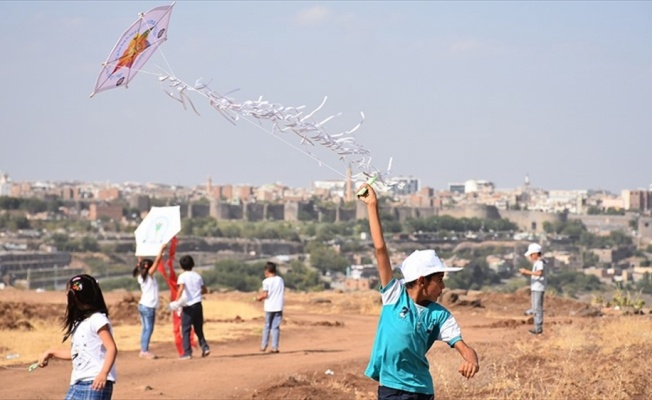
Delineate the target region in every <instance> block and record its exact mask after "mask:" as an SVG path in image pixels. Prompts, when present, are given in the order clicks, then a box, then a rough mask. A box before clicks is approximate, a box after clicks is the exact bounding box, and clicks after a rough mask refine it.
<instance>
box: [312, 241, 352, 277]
mask: <svg viewBox="0 0 652 400" xmlns="http://www.w3.org/2000/svg"><path fill="white" fill-rule="evenodd" d="M312 243H314V244H313V245H312V246H311V250H310V264H311V265H312V266H313V267H315V268H317V269H318V270H319V271H321V272H322V273H323V272H327V271H336V272H344V271H346V267H348V266H349V265H351V264H350V263H349V262H348V261H347V259H346V258H344V257H343V256H342V255H341V254H339V253H338V252H337V251H335V249H333V248H332V247H326V246H324V245H323V244H321V243H317V242H312Z"/></svg>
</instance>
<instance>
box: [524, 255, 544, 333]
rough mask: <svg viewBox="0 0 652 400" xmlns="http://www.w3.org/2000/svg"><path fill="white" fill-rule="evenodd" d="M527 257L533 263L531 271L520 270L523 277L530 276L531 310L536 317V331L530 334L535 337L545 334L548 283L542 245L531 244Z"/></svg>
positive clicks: (532, 330) (531, 331)
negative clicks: (544, 312) (545, 300)
mask: <svg viewBox="0 0 652 400" xmlns="http://www.w3.org/2000/svg"><path fill="white" fill-rule="evenodd" d="M525 257H527V258H529V259H530V261H531V262H532V270H531V271H530V270H528V269H526V268H521V270H520V272H521V273H522V274H523V275H530V291H531V292H532V308H531V309H530V310H531V312H532V314H533V315H534V329H530V330H529V332H530V333H531V334H533V335H540V334H542V333H543V294H544V292H545V291H546V286H547V283H548V282H547V276H546V268H545V266H546V262H545V260H544V259H543V258H542V256H541V245H539V244H537V243H531V244H530V245H529V246H528V248H527V251H526V252H525Z"/></svg>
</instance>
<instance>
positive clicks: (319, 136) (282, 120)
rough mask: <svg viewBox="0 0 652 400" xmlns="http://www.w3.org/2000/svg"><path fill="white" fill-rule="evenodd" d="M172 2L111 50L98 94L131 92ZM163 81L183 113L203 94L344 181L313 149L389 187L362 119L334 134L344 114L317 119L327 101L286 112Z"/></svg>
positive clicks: (229, 115)
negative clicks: (365, 140) (362, 140)
mask: <svg viewBox="0 0 652 400" xmlns="http://www.w3.org/2000/svg"><path fill="white" fill-rule="evenodd" d="M173 6H174V3H172V4H171V5H169V6H161V7H156V8H153V9H151V10H149V11H148V12H146V13H141V14H139V18H138V20H137V21H136V22H134V23H133V24H132V25H131V27H129V29H127V30H126V31H125V33H124V34H123V35H122V37H120V39H119V40H118V43H117V44H116V45H115V47H114V49H113V51H111V54H110V55H109V57H108V58H107V60H106V62H105V63H104V64H103V66H102V70H101V71H100V74H99V76H98V78H97V83H96V85H95V89H94V90H93V93H92V94H91V97H92V96H93V95H94V94H95V93H99V92H101V91H103V90H108V89H112V88H116V87H120V86H124V87H127V84H128V83H129V82H130V81H131V79H133V77H134V76H135V75H136V73H137V72H138V71H139V70H141V68H142V67H143V66H144V65H145V63H146V62H147V60H148V59H149V58H150V57H151V56H152V54H153V53H154V52H155V51H156V50H157V49H158V48H159V46H160V44H161V43H162V42H163V41H165V40H166V39H167V32H168V24H169V22H170V14H171V13H172V7H173ZM158 75H159V81H160V82H161V83H162V84H163V85H167V88H166V89H164V90H165V92H166V93H167V94H168V95H169V96H170V97H171V98H173V99H174V100H176V101H178V102H179V103H181V104H182V105H183V107H184V109H187V108H188V107H190V108H192V109H193V111H194V112H195V113H196V114H198V115H199V112H198V111H197V108H196V107H195V105H194V104H193V102H192V101H191V99H190V97H189V95H190V94H191V93H194V94H197V95H200V96H202V97H204V98H205V99H206V100H208V103H209V104H210V106H211V107H213V108H214V109H215V110H217V111H218V112H219V113H220V114H222V116H224V118H226V119H227V120H228V121H229V122H231V123H233V124H234V125H235V124H236V123H237V122H238V121H239V120H241V119H242V120H245V121H247V122H250V123H252V124H254V125H256V126H258V127H259V128H261V129H263V130H265V131H266V132H267V133H270V134H271V135H273V136H274V137H275V138H277V139H279V140H281V141H283V142H284V143H286V144H288V145H289V146H291V147H293V148H294V149H296V150H298V151H300V152H302V153H304V154H305V155H307V156H308V157H310V158H312V159H314V160H316V161H317V162H318V163H319V165H323V166H326V167H328V168H329V169H331V170H333V171H334V172H336V173H337V174H339V175H341V176H343V177H346V175H345V174H343V173H342V172H341V170H339V169H336V168H333V167H331V166H330V165H328V164H326V163H325V162H323V161H322V160H321V159H320V158H319V157H318V156H317V155H316V154H315V152H314V151H311V150H309V149H310V148H317V147H320V148H325V149H328V150H329V151H332V152H335V153H336V154H337V157H338V158H339V160H340V161H343V162H345V163H347V164H349V165H350V166H352V167H355V169H356V171H357V172H356V173H355V174H353V175H352V176H351V178H352V179H353V180H354V181H357V182H360V181H367V182H369V183H372V181H373V182H375V183H374V184H375V185H376V186H378V187H379V188H380V189H386V188H387V187H388V186H390V185H391V183H390V182H388V181H387V177H388V176H389V172H390V169H391V159H390V162H389V165H388V168H387V171H386V172H381V171H380V170H378V169H377V168H375V167H374V166H372V165H371V153H370V152H369V151H368V150H367V149H366V148H364V147H363V146H362V145H360V144H359V143H358V142H357V141H356V138H355V135H354V133H355V132H356V131H357V130H358V129H359V128H360V126H361V125H362V123H363V122H364V114H362V113H360V114H361V120H360V122H359V123H358V124H357V125H356V126H354V127H353V128H351V129H349V130H346V131H343V132H338V133H334V134H330V133H329V132H328V130H327V129H326V124H327V123H328V122H329V121H331V120H332V119H333V118H335V117H337V116H339V115H341V113H340V114H337V115H331V116H329V117H327V118H324V119H322V120H318V119H316V113H317V112H318V111H319V110H320V109H321V108H322V107H323V106H324V104H325V103H326V99H327V98H324V100H323V102H322V103H321V105H319V107H317V108H316V109H314V110H313V111H311V112H307V113H306V107H305V106H298V107H285V106H283V105H281V104H278V103H273V102H269V101H267V100H263V98H262V97H260V98H259V99H258V100H248V101H244V102H238V101H236V100H235V99H234V98H232V97H228V93H227V95H221V94H219V93H217V92H216V91H214V90H212V89H210V88H209V86H208V84H207V83H204V82H202V81H201V80H198V81H197V82H196V83H195V84H194V85H189V84H187V83H185V82H183V81H182V80H180V79H178V78H177V77H176V76H174V74H172V73H162V74H158ZM264 122H265V123H268V124H271V129H265V128H263V123H264ZM288 133H293V134H294V135H296V137H297V138H298V139H299V144H300V145H301V146H302V147H301V148H300V147H298V146H296V145H294V144H293V143H291V142H290V141H288V140H286V139H285V138H286V136H287V134H288Z"/></svg>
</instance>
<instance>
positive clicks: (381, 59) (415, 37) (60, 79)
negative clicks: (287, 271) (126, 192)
mask: <svg viewBox="0 0 652 400" xmlns="http://www.w3.org/2000/svg"><path fill="white" fill-rule="evenodd" d="M165 4H170V3H165V2H145V1H129V2H126V1H119V2H118V1H115V2H110V1H106V2H94V1H93V2H90V1H86V2H80V1H70V2H58V1H48V2H45V1H44V2H35V1H20V2H11V1H10V2H7V1H3V2H0V53H1V54H2V62H1V63H0V75H1V76H2V77H3V80H2V95H1V96H0V170H2V171H5V172H7V173H9V175H10V176H11V177H12V179H13V180H14V181H21V180H32V181H34V180H83V181H110V182H114V183H115V182H124V181H137V182H143V183H144V182H161V183H170V184H182V185H195V184H198V183H203V182H205V180H206V178H207V177H208V176H211V177H212V179H213V182H214V183H215V184H226V183H233V184H236V183H249V184H254V185H261V184H264V183H271V182H282V183H284V184H287V185H290V186H308V185H309V184H310V182H312V181H314V180H323V179H339V178H341V177H340V175H338V174H336V173H334V172H332V171H331V170H330V169H328V168H325V167H323V166H322V167H320V166H319V164H318V163H316V162H315V161H313V160H311V159H309V158H307V157H306V156H305V155H303V154H301V153H299V152H298V151H297V150H295V149H293V148H292V147H290V146H288V145H287V144H284V143H282V142H281V141H279V140H277V139H275V138H274V137H273V136H272V135H270V134H268V133H266V132H265V131H263V130H261V129H258V128H256V127H254V126H252V125H251V124H249V123H247V122H240V123H239V124H238V125H237V126H233V125H231V124H230V123H229V122H227V121H226V120H225V119H224V118H223V117H222V116H221V115H220V114H219V113H217V112H216V111H214V110H213V109H211V108H210V107H209V105H208V104H207V103H206V102H205V100H202V98H199V97H197V98H194V99H195V100H194V103H195V105H196V106H197V107H198V109H199V112H200V113H201V116H197V115H196V114H194V113H193V112H192V111H184V109H183V107H182V106H181V105H180V104H179V103H177V102H175V101H173V100H171V99H170V98H169V97H167V96H166V95H165V93H163V90H162V87H161V85H160V83H159V82H158V79H157V78H156V76H154V75H149V74H145V73H141V74H139V75H138V76H137V77H136V78H135V79H134V80H133V81H132V82H131V84H130V86H129V89H127V90H125V89H115V90H111V91H107V92H102V93H99V94H98V95H96V96H95V97H94V98H92V99H90V98H89V94H90V93H91V91H92V89H93V86H94V84H95V80H96V77H97V74H98V72H99V69H100V65H101V63H102V62H103V61H104V60H105V59H106V57H107V56H108V54H109V52H110V51H111V49H112V48H113V46H114V44H115V42H116V41H117V40H118V38H119V36H120V35H121V34H122V32H123V31H124V30H125V29H126V28H127V27H128V26H129V25H130V24H131V23H132V22H133V21H135V20H136V18H137V15H138V13H139V12H144V11H147V10H149V9H150V8H153V7H155V6H158V5H165ZM165 60H167V62H168V63H169V65H170V66H171V68H172V69H173V71H174V73H175V74H176V76H178V77H179V78H180V79H182V80H184V81H186V82H189V83H194V82H195V80H196V79H198V78H203V79H204V80H211V79H212V84H211V87H212V88H213V89H215V90H216V91H218V92H222V93H225V92H228V91H230V90H232V89H238V88H239V89H240V91H238V92H236V93H234V94H233V95H232V96H233V97H235V98H236V99H237V100H239V101H245V100H248V99H257V98H258V97H259V96H261V95H262V96H264V97H265V98H266V99H268V100H270V101H273V102H278V103H282V104H284V105H287V106H290V105H294V106H299V105H306V106H307V108H314V107H317V106H318V105H319V104H320V103H321V101H322V99H323V98H324V96H328V98H329V100H328V102H327V103H326V107H325V108H324V109H323V110H322V111H321V112H320V113H319V115H320V116H323V117H327V116H329V115H331V114H335V113H338V112H342V113H343V114H342V116H341V117H339V118H337V119H336V120H335V121H334V122H332V123H330V124H329V127H330V128H331V130H333V131H336V130H338V129H339V130H345V129H348V128H351V127H353V126H355V124H357V122H358V120H359V115H360V112H361V111H362V112H364V113H365V116H366V120H365V122H364V124H363V126H362V128H361V129H360V130H359V131H358V132H357V140H358V142H359V143H361V144H363V145H364V146H365V147H366V148H367V149H368V150H370V151H371V153H372V155H373V164H374V165H376V166H377V167H380V168H385V166H386V164H387V162H388V160H389V158H390V157H393V160H394V162H393V168H392V172H393V175H408V176H410V175H411V176H414V177H417V178H419V179H421V184H422V185H424V186H431V187H435V188H437V189H443V188H445V187H446V185H447V184H448V183H449V182H460V181H464V180H467V179H487V180H491V181H493V182H494V183H495V184H496V186H497V187H499V188H507V187H516V186H518V185H520V184H521V183H522V181H523V178H524V176H525V175H526V173H528V174H529V176H530V179H531V182H532V184H533V185H534V186H537V187H544V188H547V189H609V190H613V191H619V190H621V189H625V188H631V189H633V188H637V187H648V185H649V184H650V183H652V174H651V172H650V169H648V165H649V162H650V161H649V160H650V156H649V154H650V151H651V150H652V2H649V1H648V2H645V1H637V2H623V1H618V2H616V1H614V2H607V1H599V2H589V1H578V2H567V1H555V2H552V1H546V2H534V1H521V2H513V1H510V2H489V1H482V2H469V1H467V2H434V1H433V2H389V1H383V2H366V1H365V2H345V1H339V2H300V1H288V2H277V1H262V2H209V1H204V2H191V1H178V2H177V3H176V5H175V6H174V11H173V13H172V18H171V22H170V26H169V39H168V41H167V42H166V43H165V44H164V45H163V46H162V47H161V51H160V52H159V53H157V54H155V55H154V56H153V57H152V58H151V59H150V61H149V63H148V64H147V65H146V66H145V69H147V70H148V71H152V72H155V71H157V68H156V65H162V66H164V65H165ZM267 128H269V127H267ZM288 140H289V141H291V142H295V144H297V145H298V143H299V142H298V141H297V140H296V139H295V137H294V136H289V137H288ZM321 154H323V161H324V162H325V163H327V164H328V165H331V166H333V167H336V168H337V169H339V170H341V171H342V173H343V172H344V169H345V165H344V164H342V163H340V162H339V161H338V160H337V159H336V158H332V154H330V153H329V152H326V153H321Z"/></svg>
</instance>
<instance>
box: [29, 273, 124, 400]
mask: <svg viewBox="0 0 652 400" xmlns="http://www.w3.org/2000/svg"><path fill="white" fill-rule="evenodd" d="M66 288H67V290H68V293H67V298H68V305H67V308H66V314H65V316H64V319H63V327H64V336H63V341H64V342H65V341H66V340H67V339H68V338H69V337H70V338H71V343H70V346H71V349H70V350H68V349H48V350H46V351H44V352H43V353H42V354H41V355H40V356H39V360H38V365H39V366H40V367H41V368H44V367H46V366H47V365H48V361H49V360H50V359H51V358H59V359H62V360H72V375H71V377H70V388H69V389H68V393H67V394H66V400H75V399H90V400H110V399H111V396H112V395H113V384H114V382H115V379H116V368H115V359H116V357H117V355H118V348H117V346H116V345H115V341H114V340H113V329H112V328H111V323H110V322H109V311H108V309H107V307H106V303H105V301H104V296H103V295H102V290H100V286H99V285H98V284H97V281H96V280H95V278H93V277H92V276H90V275H77V276H74V277H73V278H72V279H70V281H68V284H67V285H66Z"/></svg>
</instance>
